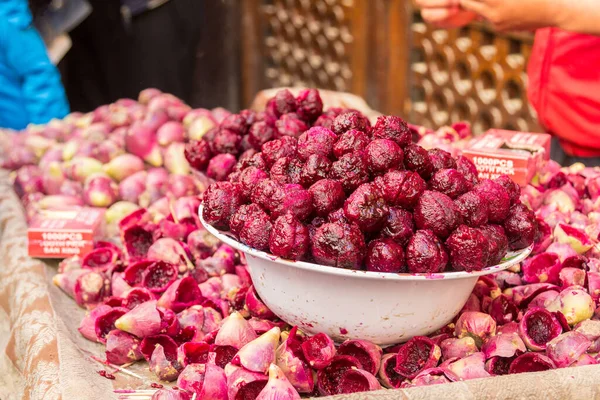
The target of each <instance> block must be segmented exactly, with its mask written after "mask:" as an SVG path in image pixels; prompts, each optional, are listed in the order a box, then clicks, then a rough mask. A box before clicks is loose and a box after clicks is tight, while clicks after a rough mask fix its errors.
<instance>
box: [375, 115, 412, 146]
mask: <svg viewBox="0 0 600 400" xmlns="http://www.w3.org/2000/svg"><path fill="white" fill-rule="evenodd" d="M372 134H373V138H374V139H389V140H393V141H394V142H396V143H397V144H398V146H400V147H404V146H407V145H408V144H410V143H411V141H412V137H411V133H410V130H409V129H408V125H407V124H406V122H405V121H404V120H403V119H402V118H400V117H395V116H393V115H387V116H382V117H378V118H377V122H375V126H373V129H372Z"/></svg>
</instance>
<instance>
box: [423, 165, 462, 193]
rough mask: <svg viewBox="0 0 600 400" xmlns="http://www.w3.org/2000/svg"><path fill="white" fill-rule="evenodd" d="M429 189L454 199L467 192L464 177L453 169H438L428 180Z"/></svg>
mask: <svg viewBox="0 0 600 400" xmlns="http://www.w3.org/2000/svg"><path fill="white" fill-rule="evenodd" d="M429 188H430V189H431V190H435V191H437V192H441V193H444V194H445V195H447V196H448V197H450V198H451V199H456V198H457V197H458V196H460V195H461V194H463V193H465V192H466V191H467V190H468V183H467V181H466V180H465V177H464V176H463V175H462V174H461V173H460V172H458V171H457V170H455V169H440V170H438V171H436V172H435V173H434V174H433V176H432V177H431V179H430V180H429Z"/></svg>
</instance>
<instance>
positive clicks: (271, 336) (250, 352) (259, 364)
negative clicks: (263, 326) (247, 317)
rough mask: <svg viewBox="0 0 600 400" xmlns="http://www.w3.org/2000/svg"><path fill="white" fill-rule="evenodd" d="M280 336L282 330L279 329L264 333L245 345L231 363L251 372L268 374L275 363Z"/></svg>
mask: <svg viewBox="0 0 600 400" xmlns="http://www.w3.org/2000/svg"><path fill="white" fill-rule="evenodd" d="M280 334H281V330H280V329H279V328H278V327H275V328H273V329H271V330H269V331H267V332H265V333H263V334H262V335H261V336H259V337H258V338H256V339H254V340H253V341H251V342H250V343H247V344H246V345H244V346H243V347H242V348H241V349H240V350H239V351H238V353H237V354H236V355H235V357H234V358H233V359H232V361H231V362H232V363H233V364H234V365H240V366H242V367H244V368H246V369H247V370H249V371H254V372H262V373H267V371H268V370H269V366H270V365H271V364H272V363H274V362H275V352H276V350H277V346H278V344H279V337H280Z"/></svg>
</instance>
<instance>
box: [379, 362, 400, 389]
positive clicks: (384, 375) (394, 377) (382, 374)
mask: <svg viewBox="0 0 600 400" xmlns="http://www.w3.org/2000/svg"><path fill="white" fill-rule="evenodd" d="M395 368H396V353H388V354H384V355H383V357H382V358H381V367H380V368H379V373H378V377H379V381H380V382H381V384H382V385H383V386H384V387H386V388H388V389H397V388H399V387H400V385H401V384H402V382H403V381H404V380H405V378H404V377H403V376H402V375H400V374H398V373H397V372H396V371H394V369H395Z"/></svg>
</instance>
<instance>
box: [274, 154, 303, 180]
mask: <svg viewBox="0 0 600 400" xmlns="http://www.w3.org/2000/svg"><path fill="white" fill-rule="evenodd" d="M302 167H303V165H302V162H301V161H300V160H298V159H296V158H291V157H281V158H280V159H279V160H277V161H275V164H273V166H272V167H271V174H270V176H271V179H272V180H274V181H275V182H277V183H279V184H281V185H285V184H286V183H300V174H301V173H302Z"/></svg>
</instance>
